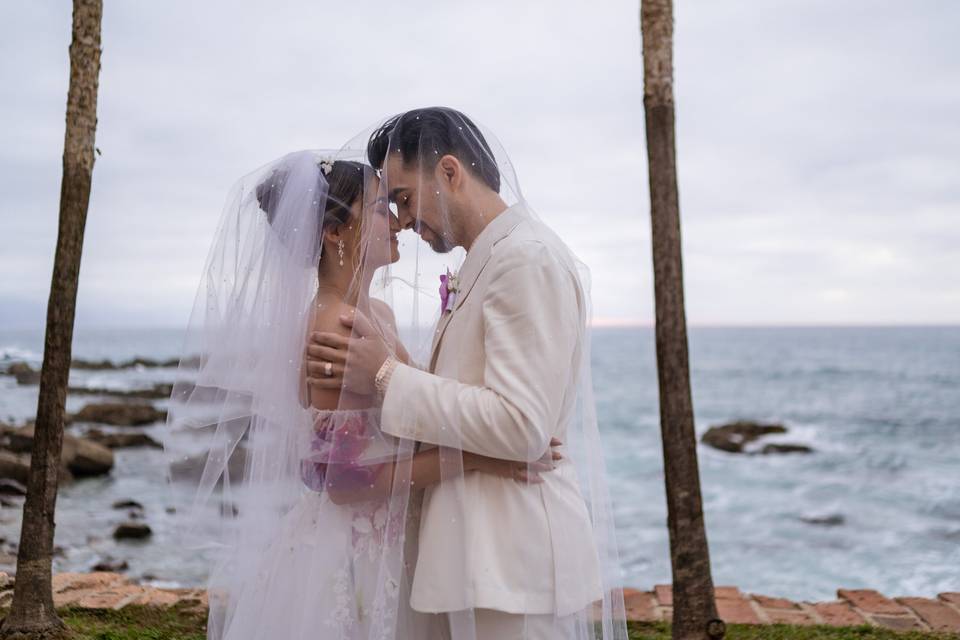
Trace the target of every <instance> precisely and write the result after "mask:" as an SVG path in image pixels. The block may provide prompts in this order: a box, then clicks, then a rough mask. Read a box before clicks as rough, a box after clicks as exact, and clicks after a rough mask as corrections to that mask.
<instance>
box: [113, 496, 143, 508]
mask: <svg viewBox="0 0 960 640" xmlns="http://www.w3.org/2000/svg"><path fill="white" fill-rule="evenodd" d="M113 508H114V509H143V505H142V504H140V503H139V502H137V501H136V500H130V499H129V498H128V499H126V500H117V501H116V502H114V503H113Z"/></svg>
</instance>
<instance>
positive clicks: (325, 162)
mask: <svg viewBox="0 0 960 640" xmlns="http://www.w3.org/2000/svg"><path fill="white" fill-rule="evenodd" d="M320 171H322V172H323V175H325V176H328V175H330V172H331V171H333V160H331V159H330V158H323V159H321V160H320Z"/></svg>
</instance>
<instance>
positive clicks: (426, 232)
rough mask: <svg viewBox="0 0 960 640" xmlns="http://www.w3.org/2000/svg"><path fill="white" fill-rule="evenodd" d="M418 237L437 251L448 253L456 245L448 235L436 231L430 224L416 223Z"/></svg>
mask: <svg viewBox="0 0 960 640" xmlns="http://www.w3.org/2000/svg"><path fill="white" fill-rule="evenodd" d="M416 231H417V233H419V234H420V237H421V238H423V240H424V241H425V242H426V243H427V244H429V245H430V248H431V249H433V250H434V251H435V252H437V253H450V252H451V251H453V248H454V247H455V246H457V245H455V244H454V243H453V241H452V240H450V239H449V238H448V237H446V236H444V235H442V234H439V233H437V232H436V231H434V230H433V228H432V227H431V226H430V225H426V224H423V223H418V224H417V228H416Z"/></svg>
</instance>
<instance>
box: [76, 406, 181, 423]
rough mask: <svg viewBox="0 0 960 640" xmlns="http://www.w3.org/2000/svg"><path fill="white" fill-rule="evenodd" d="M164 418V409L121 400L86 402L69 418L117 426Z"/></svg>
mask: <svg viewBox="0 0 960 640" xmlns="http://www.w3.org/2000/svg"><path fill="white" fill-rule="evenodd" d="M166 419H167V412H166V411H161V410H159V409H157V408H155V407H153V406H151V405H149V404H126V403H123V402H103V403H94V404H88V405H86V406H85V407H83V408H82V409H81V410H80V411H79V412H78V413H76V414H74V415H73V416H71V418H70V420H71V422H96V423H99V424H108V425H113V426H117V427H139V426H143V425H147V424H154V423H156V422H162V421H163V420H166Z"/></svg>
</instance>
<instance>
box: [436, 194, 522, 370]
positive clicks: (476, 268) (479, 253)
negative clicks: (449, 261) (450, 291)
mask: <svg viewBox="0 0 960 640" xmlns="http://www.w3.org/2000/svg"><path fill="white" fill-rule="evenodd" d="M522 221H523V211H522V209H521V208H520V207H519V206H518V205H513V206H512V207H508V208H507V209H506V210H505V211H504V212H503V213H501V214H500V215H499V216H497V217H496V218H494V219H493V221H492V222H490V223H489V224H488V225H487V226H486V227H484V229H483V231H481V232H480V235H478V236H477V238H476V240H474V241H473V246H472V247H471V248H470V251H468V252H467V257H466V258H465V259H464V261H463V265H461V267H460V272H459V273H458V274H457V279H458V280H459V285H460V289H459V291H457V299H456V301H455V302H454V304H453V310H452V311H444V312H443V314H442V315H441V316H440V320H439V322H437V329H436V331H434V333H433V345H432V346H431V348H430V371H431V372H432V371H433V370H434V367H436V364H437V355H438V354H439V353H440V341H441V339H442V338H443V333H444V332H445V331H446V330H447V326H448V325H449V324H450V320H451V319H452V318H453V314H455V313H456V312H457V309H459V308H460V307H461V306H462V305H463V302H464V300H466V299H467V296H468V295H470V291H471V290H472V289H473V285H475V284H476V283H477V279H478V278H479V277H480V274H481V273H482V272H483V269H484V267H486V266H487V263H488V262H490V255H491V253H490V252H491V251H492V250H493V247H494V245H495V244H497V243H498V242H500V241H501V240H503V239H504V238H506V237H507V236H508V235H510V233H511V232H512V231H513V230H514V229H516V228H517V225H519V224H520V223H521V222H522Z"/></svg>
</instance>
